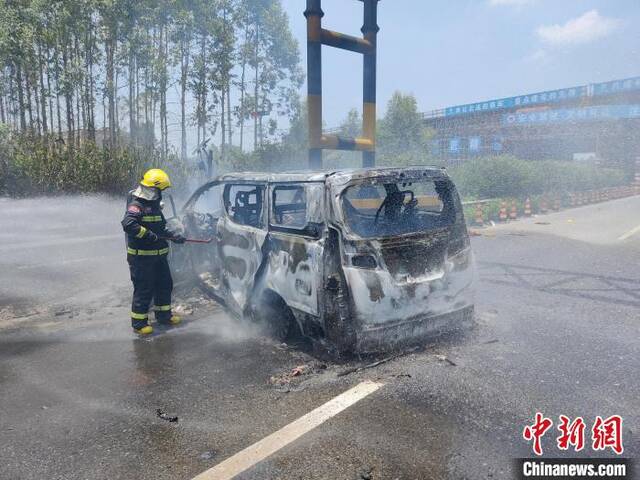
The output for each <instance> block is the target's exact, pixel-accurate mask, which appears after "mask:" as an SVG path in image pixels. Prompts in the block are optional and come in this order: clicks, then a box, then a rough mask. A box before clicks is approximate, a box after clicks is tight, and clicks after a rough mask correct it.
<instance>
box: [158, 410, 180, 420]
mask: <svg viewBox="0 0 640 480" xmlns="http://www.w3.org/2000/svg"><path fill="white" fill-rule="evenodd" d="M156 415H157V416H158V418H161V419H162V420H166V421H167V422H171V423H175V422H177V421H178V417H172V416H171V415H167V414H166V413H164V412H163V411H162V409H161V408H158V409H157V410H156Z"/></svg>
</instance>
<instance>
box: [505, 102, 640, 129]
mask: <svg viewBox="0 0 640 480" xmlns="http://www.w3.org/2000/svg"><path fill="white" fill-rule="evenodd" d="M624 118H640V105H595V106H592V107H582V108H560V109H554V110H542V111H538V112H526V113H519V112H515V113H506V114H504V115H502V125H505V126H510V125H533V124H547V123H573V122H589V121H598V120H616V119H624Z"/></svg>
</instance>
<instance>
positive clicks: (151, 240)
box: [122, 168, 185, 335]
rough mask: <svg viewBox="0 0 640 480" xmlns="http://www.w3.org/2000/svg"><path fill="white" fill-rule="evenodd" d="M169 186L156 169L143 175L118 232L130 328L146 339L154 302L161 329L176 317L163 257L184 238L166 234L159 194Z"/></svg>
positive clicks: (128, 199) (171, 286) (160, 195)
mask: <svg viewBox="0 0 640 480" xmlns="http://www.w3.org/2000/svg"><path fill="white" fill-rule="evenodd" d="M170 186H171V181H170V180H169V176H168V175H167V174H166V173H165V172H164V171H162V170H160V169H158V168H153V169H151V170H149V171H147V172H146V173H145V174H144V177H143V178H142V180H141V181H140V185H138V187H137V188H136V189H135V190H132V191H131V192H129V195H128V197H127V211H126V213H125V215H124V218H123V219H122V228H123V229H124V231H125V233H126V237H127V262H128V263H129V271H130V273H131V281H132V282H133V301H132V304H131V326H132V327H133V330H134V331H135V332H136V333H138V334H140V335H149V334H150V333H152V332H153V328H152V327H151V325H149V314H148V311H149V307H150V304H151V300H153V301H154V314H155V318H156V321H157V322H158V323H159V324H164V325H177V324H178V323H180V317H179V316H177V315H173V314H172V312H171V291H172V290H173V280H172V278H171V270H170V268H169V262H168V261H167V255H168V254H169V244H168V243H167V240H171V241H172V242H174V243H184V242H185V238H184V237H183V236H182V235H180V234H179V233H177V232H171V231H169V230H167V222H166V220H165V218H164V215H163V214H162V207H161V203H160V202H161V199H162V192H163V190H165V189H167V188H169V187H170Z"/></svg>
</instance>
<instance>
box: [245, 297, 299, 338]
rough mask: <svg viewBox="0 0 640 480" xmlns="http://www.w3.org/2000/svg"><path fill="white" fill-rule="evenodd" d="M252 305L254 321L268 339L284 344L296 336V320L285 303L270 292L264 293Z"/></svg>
mask: <svg viewBox="0 0 640 480" xmlns="http://www.w3.org/2000/svg"><path fill="white" fill-rule="evenodd" d="M260 298H261V301H260V302H259V303H258V304H256V305H254V307H253V312H254V315H253V316H254V319H255V320H256V321H257V322H258V323H259V324H260V325H261V327H262V328H263V329H264V331H265V333H266V334H267V335H269V336H270V337H272V338H274V339H275V340H278V341H279V342H285V341H287V340H290V339H292V338H294V337H295V336H296V333H297V331H298V328H297V323H296V319H295V317H294V315H293V312H292V311H291V309H290V308H289V307H288V306H287V304H286V303H285V301H284V300H283V299H282V298H281V297H279V296H278V295H276V294H275V293H272V292H265V293H264V294H262V296H261V297H260Z"/></svg>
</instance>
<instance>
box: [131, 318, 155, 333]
mask: <svg viewBox="0 0 640 480" xmlns="http://www.w3.org/2000/svg"><path fill="white" fill-rule="evenodd" d="M132 327H133V331H134V332H136V333H137V334H138V335H143V336H144V335H150V334H152V333H153V327H152V326H151V325H149V324H148V323H147V322H146V321H144V322H133V325H132Z"/></svg>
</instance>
